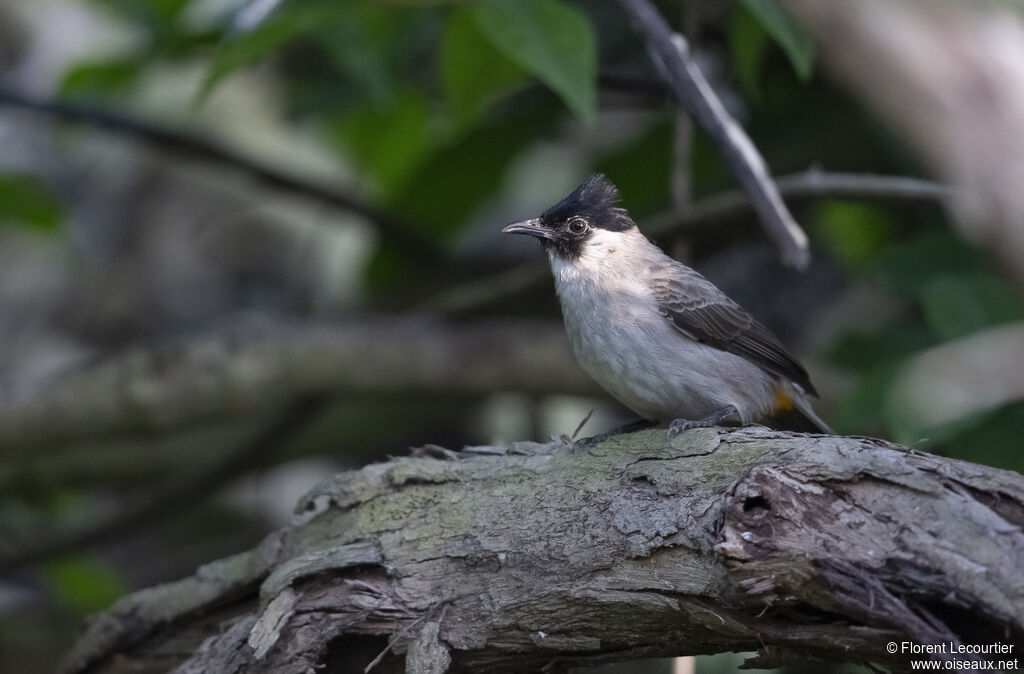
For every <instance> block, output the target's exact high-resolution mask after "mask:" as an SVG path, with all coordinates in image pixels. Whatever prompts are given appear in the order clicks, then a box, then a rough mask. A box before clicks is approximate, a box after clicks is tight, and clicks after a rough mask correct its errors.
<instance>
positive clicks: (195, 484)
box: [0, 396, 329, 574]
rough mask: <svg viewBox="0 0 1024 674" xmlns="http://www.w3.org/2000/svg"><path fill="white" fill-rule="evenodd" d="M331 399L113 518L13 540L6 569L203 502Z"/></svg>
mask: <svg viewBox="0 0 1024 674" xmlns="http://www.w3.org/2000/svg"><path fill="white" fill-rule="evenodd" d="M328 401H329V398H328V397H327V396H313V397H307V398H303V399H301V400H300V401H297V402H295V403H293V404H292V406H291V408H290V409H289V410H288V411H287V412H285V413H284V416H283V417H282V418H280V419H279V420H278V421H276V422H275V423H274V424H273V425H271V426H270V427H269V428H267V429H266V430H265V431H263V432H262V433H260V434H259V435H258V436H257V437H256V438H254V439H252V440H250V441H249V442H246V443H243V444H242V445H241V446H240V447H238V448H237V449H235V450H234V451H232V452H230V453H228V454H227V455H226V456H224V457H222V458H221V459H219V460H217V461H216V462H214V463H213V464H212V465H210V466H209V467H207V468H206V469H205V470H203V471H201V472H199V473H198V474H196V475H194V476H189V477H185V478H183V479H181V481H179V482H176V483H174V484H172V485H171V486H169V487H167V488H166V489H165V490H163V491H162V492H160V493H158V494H156V495H155V496H152V497H150V498H149V499H148V500H146V501H145V502H144V503H143V504H142V505H141V506H139V507H136V508H131V509H128V510H119V511H118V512H116V513H114V514H113V515H111V516H110V517H109V518H106V519H102V520H100V521H98V522H94V523H92V524H89V525H86V526H84V527H82V528H79V529H74V530H71V531H67V532H61V533H57V534H53V535H44V536H41V537H39V538H37V539H35V540H31V541H27V542H23V543H20V544H16V545H11V547H10V549H8V550H5V551H3V552H2V553H0V574H3V573H7V572H10V571H11V570H14V569H16V568H20V567H23V566H26V565H29V564H34V563H36V562H39V561H41V560H44V559H50V558H52V557H56V556H58V555H62V554H66V553H69V552H73V551H76V550H80V549H82V548H84V547H87V546H90V545H94V544H97V543H101V542H103V541H107V540H110V539H112V538H116V537H118V536H122V535H124V534H125V533H128V532H132V531H137V530H139V529H140V528H142V527H144V526H146V525H148V524H151V523H153V522H155V521H157V520H160V519H162V518H164V517H165V516H167V515H170V514H172V513H174V512H177V511H178V510H180V509H181V508H184V507H188V506H189V505H190V504H194V503H198V502H199V500H200V499H202V498H203V497H204V496H206V495H208V494H210V493H211V492H213V491H215V490H216V489H218V488H220V487H223V486H224V485H226V484H228V483H229V482H231V481H232V480H233V479H234V478H236V477H238V476H239V475H242V474H244V473H246V472H247V471H248V470H250V469H251V468H253V467H254V466H257V465H259V464H260V462H261V460H262V459H264V458H265V457H267V456H268V455H270V454H272V453H273V452H275V451H276V450H278V449H279V448H280V447H281V445H282V444H283V443H284V442H285V441H286V440H287V439H288V438H290V437H291V436H292V435H294V434H295V433H296V432H297V431H299V430H300V429H302V428H303V427H304V426H305V425H306V424H307V423H308V422H309V421H311V420H312V419H313V418H315V417H316V416H317V415H318V414H319V413H320V412H321V411H322V410H324V409H325V407H326V405H327V403H328ZM8 544H9V545H10V543H8Z"/></svg>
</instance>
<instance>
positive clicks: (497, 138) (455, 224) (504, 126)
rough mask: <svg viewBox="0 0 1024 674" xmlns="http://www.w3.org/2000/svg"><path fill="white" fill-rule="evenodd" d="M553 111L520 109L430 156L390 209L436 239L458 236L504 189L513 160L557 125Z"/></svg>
mask: <svg viewBox="0 0 1024 674" xmlns="http://www.w3.org/2000/svg"><path fill="white" fill-rule="evenodd" d="M553 110H554V105H542V106H536V107H532V108H520V109H517V110H515V112H514V115H510V117H509V118H508V119H503V120H502V123H500V124H499V123H490V124H481V125H479V126H476V127H474V128H473V129H472V130H471V131H470V132H469V133H466V134H464V135H462V136H459V137H458V138H456V139H454V140H453V141H452V142H451V143H449V144H447V145H444V146H442V147H440V148H439V149H438V150H437V151H436V152H433V153H431V154H430V155H429V156H428V157H426V158H425V161H424V162H422V163H421V164H420V165H419V166H418V167H417V170H416V172H415V174H414V175H413V176H412V177H411V178H410V179H409V180H408V181H407V182H406V185H405V189H404V190H403V191H402V193H401V194H400V195H398V197H397V198H396V199H394V200H392V201H391V202H390V203H389V206H391V207H392V208H393V209H394V210H396V211H397V212H398V213H401V214H402V216H403V217H405V218H406V219H407V220H408V221H409V222H416V223H419V224H421V225H423V226H424V227H425V228H427V229H426V232H428V233H429V234H430V235H431V236H435V237H450V236H452V235H454V234H455V233H457V232H459V231H460V230H461V229H462V228H463V227H464V226H465V225H466V223H467V221H468V219H469V217H470V216H471V215H472V214H473V212H474V211H475V210H476V209H477V208H479V207H480V206H481V205H482V204H483V203H484V202H485V201H486V200H487V199H489V198H490V197H491V196H492V195H493V194H494V193H495V192H496V191H497V190H498V188H499V187H500V186H501V181H502V179H503V178H504V176H505V172H506V171H507V169H508V166H509V164H510V162H511V161H512V159H513V158H514V157H516V156H518V155H519V154H521V153H522V152H524V151H525V150H527V149H528V148H529V147H531V143H532V142H535V141H536V139H537V138H538V137H539V136H540V135H541V134H543V133H545V132H547V131H548V130H550V129H551V127H552V125H553V124H555V123H556V122H557V120H558V116H557V115H555V114H554V113H553Z"/></svg>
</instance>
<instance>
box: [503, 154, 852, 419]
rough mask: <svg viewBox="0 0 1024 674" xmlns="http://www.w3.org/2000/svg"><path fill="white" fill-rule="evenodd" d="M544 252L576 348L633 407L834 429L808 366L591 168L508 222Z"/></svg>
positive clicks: (599, 378)
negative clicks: (647, 229)
mask: <svg viewBox="0 0 1024 674" xmlns="http://www.w3.org/2000/svg"><path fill="white" fill-rule="evenodd" d="M501 231H502V232H503V233H507V234H520V235H527V236H531V237H534V238H535V239H537V240H538V241H540V243H541V246H542V247H543V249H544V252H546V253H547V257H548V261H549V262H550V265H551V272H552V275H553V276H554V280H555V292H556V294H557V295H558V299H559V302H560V303H561V307H562V316H563V319H564V321H565V329H566V333H567V334H568V337H569V342H570V343H571V345H572V351H573V353H574V355H575V356H576V359H577V361H578V362H579V364H580V366H582V368H583V370H584V371H586V372H587V374H589V375H590V377H591V378H593V379H594V380H595V381H596V382H597V383H598V384H599V385H600V386H601V387H602V388H604V390H606V391H607V392H608V393H610V394H611V395H612V397H614V398H615V399H617V400H618V401H619V402H621V403H622V404H623V405H625V406H626V407H628V408H629V409H631V410H632V411H633V412H635V413H636V414H638V415H639V416H640V417H641V419H644V420H647V421H649V422H654V423H656V424H659V425H667V426H668V434H669V437H672V436H674V435H677V434H679V433H681V432H683V431H685V430H688V429H691V428H701V427H709V426H719V425H729V426H744V425H750V424H754V423H759V422H762V421H766V420H769V419H771V420H776V422H777V423H776V426H777V427H779V423H778V420H780V419H781V420H784V421H785V424H786V426H784V427H786V428H787V429H788V430H800V431H808V432H816V433H832V430H831V429H830V428H829V426H828V424H826V423H825V422H824V421H823V420H822V419H821V418H820V417H819V416H818V415H817V414H816V413H815V412H814V409H813V408H812V406H811V402H810V398H811V397H817V391H816V390H815V388H814V385H813V384H812V383H811V380H810V377H809V376H808V374H807V370H805V369H804V367H803V366H802V365H801V364H800V363H799V362H798V361H797V360H796V359H795V358H794V357H793V356H792V355H791V354H790V353H789V352H788V351H787V350H786V348H785V347H784V346H783V345H782V343H781V342H780V341H779V339H778V338H777V337H776V336H775V335H774V334H772V332H771V331H770V330H769V329H768V328H766V327H765V326H764V325H762V324H761V323H759V322H758V321H757V320H755V319H754V318H753V317H752V316H751V315H750V314H749V313H748V312H747V311H746V310H744V309H743V308H742V307H741V306H740V305H739V304H737V303H736V302H734V301H733V300H732V299H730V298H729V297H728V296H727V295H726V294H725V293H724V292H722V291H721V290H719V289H718V288H717V287H716V286H715V285H714V284H712V283H711V282H710V281H708V280H707V279H706V278H704V277H703V276H702V275H701V274H699V273H698V272H697V271H695V270H693V269H691V268H690V267H687V266H686V265H684V264H682V263H681V262H678V261H677V260H675V259H673V258H671V257H669V256H668V255H666V254H665V253H664V252H663V251H662V250H661V249H660V248H659V247H658V246H656V245H655V244H654V243H652V242H651V241H649V240H648V239H647V237H645V236H644V235H643V234H642V233H641V232H640V230H639V228H637V226H636V223H635V222H634V221H633V219H632V218H631V217H630V216H629V213H628V212H627V211H626V210H625V209H624V208H622V207H620V206H619V191H618V189H617V188H616V187H615V185H613V184H612V183H611V182H610V181H609V180H608V179H607V178H606V177H605V176H604V175H602V174H599V173H598V174H594V175H592V176H590V177H589V178H587V179H586V180H585V181H584V182H583V183H582V184H580V185H579V187H577V188H576V189H575V190H573V191H572V192H571V193H570V194H569V195H568V196H566V197H565V198H563V199H562V200H561V201H559V202H558V203H556V204H555V205H553V206H551V207H550V208H548V209H547V210H545V211H544V212H543V213H541V215H540V216H539V217H537V218H533V219H530V220H525V221H522V222H517V223H514V224H511V225H507V226H505V227H504V228H503V229H502V230H501Z"/></svg>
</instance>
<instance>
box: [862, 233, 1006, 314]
mask: <svg viewBox="0 0 1024 674" xmlns="http://www.w3.org/2000/svg"><path fill="white" fill-rule="evenodd" d="M988 266H989V263H988V262H987V261H986V260H985V259H984V258H983V257H982V256H981V255H980V254H979V253H978V251H977V250H975V249H974V248H972V247H971V246H969V245H968V244H966V243H965V242H964V241H963V240H962V239H960V238H959V237H957V236H954V235H953V234H952V233H951V232H949V231H939V232H934V233H928V234H925V235H922V236H918V237H916V238H913V239H911V240H909V241H906V242H905V243H901V244H899V245H893V246H889V247H887V248H886V249H885V250H883V251H882V252H881V253H880V254H879V256H878V258H877V260H875V261H874V263H873V264H872V266H871V271H872V273H873V274H875V275H876V276H877V277H878V280H879V281H881V282H882V283H883V284H884V285H885V286H887V287H888V288H889V289H891V290H893V291H896V292H899V293H905V294H907V295H909V296H911V297H912V298H914V299H916V298H917V297H918V296H919V295H920V294H921V292H922V290H923V289H924V287H925V286H926V285H927V284H928V283H929V282H930V281H931V280H932V279H934V278H935V277H936V276H940V275H944V274H976V273H982V272H984V271H985V269H987V268H988Z"/></svg>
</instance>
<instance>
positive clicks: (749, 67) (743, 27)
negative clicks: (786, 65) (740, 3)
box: [729, 10, 768, 100]
mask: <svg viewBox="0 0 1024 674" xmlns="http://www.w3.org/2000/svg"><path fill="white" fill-rule="evenodd" d="M767 48H768V34H767V33H766V32H765V30H764V28H763V27H762V26H761V24H760V23H759V22H758V21H757V20H756V19H755V18H754V15H753V14H751V13H750V12H747V11H739V10H738V11H735V12H733V14H732V21H731V23H730V25H729V51H730V53H731V54H732V65H733V69H734V71H735V76H736V79H737V80H738V81H739V83H740V86H742V87H743V89H744V91H746V92H747V95H748V96H750V97H751V98H753V99H755V100H757V99H759V98H760V97H761V84H760V75H761V64H762V63H763V62H764V54H765V51H766V49H767Z"/></svg>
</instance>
